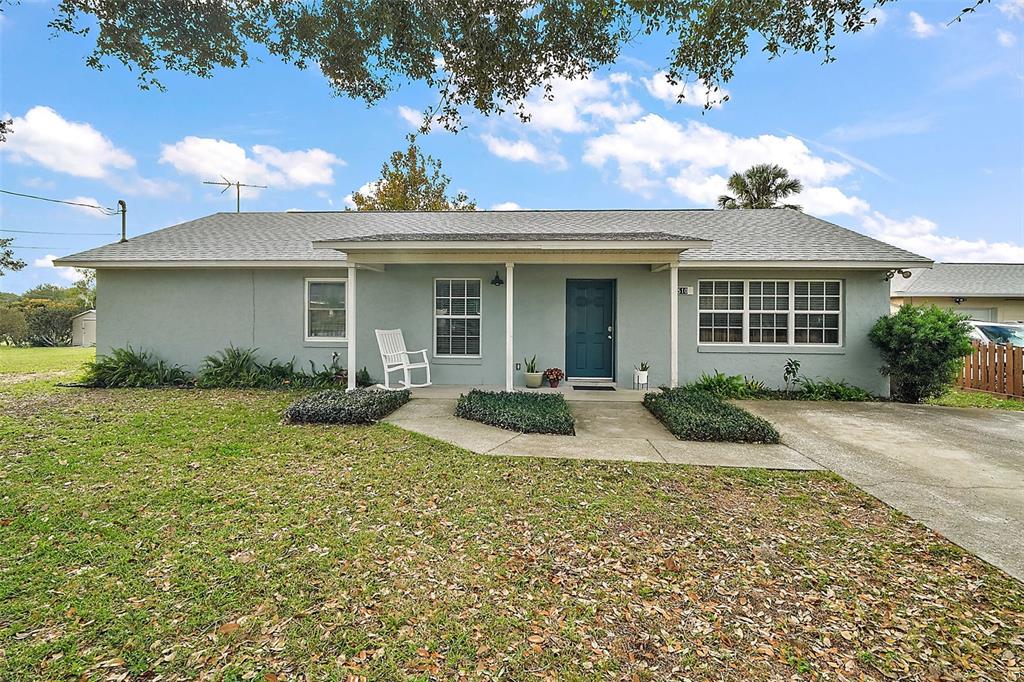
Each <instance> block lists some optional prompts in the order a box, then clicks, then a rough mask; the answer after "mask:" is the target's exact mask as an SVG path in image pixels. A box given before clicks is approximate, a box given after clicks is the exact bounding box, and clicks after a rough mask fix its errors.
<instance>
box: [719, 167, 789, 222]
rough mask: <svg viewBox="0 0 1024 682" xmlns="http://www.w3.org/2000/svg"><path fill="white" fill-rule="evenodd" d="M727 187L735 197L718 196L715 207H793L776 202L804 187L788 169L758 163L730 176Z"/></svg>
mask: <svg viewBox="0 0 1024 682" xmlns="http://www.w3.org/2000/svg"><path fill="white" fill-rule="evenodd" d="M728 185H729V189H730V190H732V193H733V194H734V195H735V196H729V195H728V194H723V195H722V196H720V197H718V208H793V209H796V210H797V211H799V210H800V207H799V206H797V205H796V204H782V203H779V202H781V201H782V200H783V199H785V198H786V197H788V196H789V195H790V194H799V193H800V191H801V190H803V188H804V186H803V183H801V182H800V181H799V180H797V179H796V178H790V177H789V171H788V170H786V169H785V168H783V167H782V166H780V165H778V164H774V163H759V164H756V165H753V166H751V167H750V168H748V169H747V170H745V171H743V172H742V173H733V174H732V176H730V177H729V182H728Z"/></svg>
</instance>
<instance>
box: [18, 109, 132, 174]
mask: <svg viewBox="0 0 1024 682" xmlns="http://www.w3.org/2000/svg"><path fill="white" fill-rule="evenodd" d="M12 128H13V129H14V132H12V133H11V134H10V135H8V136H7V142H6V143H4V145H3V146H2V147H0V151H2V152H3V153H4V154H6V155H8V156H9V158H10V159H11V160H12V161H15V162H19V163H20V162H29V161H34V162H35V163H38V164H39V165H41V166H44V167H46V168H49V169H50V170H54V171H58V172H61V173H68V174H69V175H74V176H77V177H80V178H96V179H103V178H107V177H109V175H110V173H111V171H112V170H114V169H126V168H131V167H133V166H134V165H135V159H134V158H132V156H131V155H130V154H128V152H126V151H124V150H123V149H120V148H118V147H117V146H115V145H114V143H113V142H111V141H110V140H109V139H108V138H107V137H106V136H104V135H103V134H102V133H100V132H99V131H98V130H96V129H95V128H93V127H92V126H91V125H89V124H88V123H82V122H77V121H68V120H67V119H65V118H64V117H63V116H61V115H60V114H58V113H57V112H56V111H54V110H53V109H51V108H50V107H44V106H35V107H32V108H31V109H29V110H28V112H26V113H25V115H24V116H16V117H14V124H13V126H12Z"/></svg>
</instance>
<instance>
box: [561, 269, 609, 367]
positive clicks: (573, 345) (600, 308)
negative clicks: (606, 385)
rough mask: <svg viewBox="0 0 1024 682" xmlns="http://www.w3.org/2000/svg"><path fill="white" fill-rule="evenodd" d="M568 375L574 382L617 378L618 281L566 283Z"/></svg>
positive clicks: (566, 357)
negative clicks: (616, 305)
mask: <svg viewBox="0 0 1024 682" xmlns="http://www.w3.org/2000/svg"><path fill="white" fill-rule="evenodd" d="M565 373H566V374H567V375H568V376H569V378H570V379H613V378H614V377H615V280H613V279H570V280H566V282H565Z"/></svg>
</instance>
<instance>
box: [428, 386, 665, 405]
mask: <svg viewBox="0 0 1024 682" xmlns="http://www.w3.org/2000/svg"><path fill="white" fill-rule="evenodd" d="M577 385H585V384H577V383H576V382H567V381H563V382H561V383H560V384H559V385H558V388H551V387H550V386H548V385H546V384H545V385H544V386H542V387H541V388H526V387H525V386H516V387H515V388H514V389H513V390H515V391H523V392H526V393H561V394H562V395H564V396H565V399H566V400H569V401H577V402H584V401H586V402H601V403H629V402H634V403H639V402H642V401H643V399H644V394H645V393H647V392H648V391H634V390H632V389H629V388H625V389H624V388H619V387H616V388H615V390H614V391H586V390H577V389H576V388H575V386H577ZM474 388H478V389H480V390H481V391H504V390H505V387H504V386H503V385H502V386H499V385H498V384H482V385H480V386H462V385H450V386H438V385H434V386H427V387H426V388H414V389H413V390H412V397H413V398H422V399H426V400H436V399H448V400H455V399H457V398H458V397H459V396H460V395H462V394H463V393H468V392H469V391H471V390H473V389H474ZM649 390H652V391H653V390H657V389H656V388H651V389H649ZM453 409H454V408H453Z"/></svg>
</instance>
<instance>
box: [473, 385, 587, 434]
mask: <svg viewBox="0 0 1024 682" xmlns="http://www.w3.org/2000/svg"><path fill="white" fill-rule="evenodd" d="M455 416H456V417H462V418H463V419H471V420H473V421H477V422H481V423H483V424H489V425H490V426H497V427H499V428H502V429H508V430H510V431H518V432H520V433H556V434H561V435H565V436H573V435H575V434H576V430H575V428H574V426H573V418H572V413H571V412H569V405H568V403H566V402H565V398H564V397H563V396H562V395H560V394H557V393H517V392H506V391H502V392H496V391H481V390H478V389H473V390H472V391H470V392H469V393H466V394H463V395H461V396H459V401H458V403H457V404H456V406H455Z"/></svg>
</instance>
